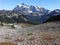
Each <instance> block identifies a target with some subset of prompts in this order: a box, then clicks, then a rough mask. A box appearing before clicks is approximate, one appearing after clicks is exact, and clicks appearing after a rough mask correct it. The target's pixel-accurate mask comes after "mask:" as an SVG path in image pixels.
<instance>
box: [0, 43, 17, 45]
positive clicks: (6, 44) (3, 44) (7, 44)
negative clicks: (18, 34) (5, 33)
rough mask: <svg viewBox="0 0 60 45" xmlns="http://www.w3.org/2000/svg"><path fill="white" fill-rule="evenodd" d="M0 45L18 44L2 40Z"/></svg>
mask: <svg viewBox="0 0 60 45" xmlns="http://www.w3.org/2000/svg"><path fill="white" fill-rule="evenodd" d="M0 45H16V44H14V43H12V42H1V43H0Z"/></svg>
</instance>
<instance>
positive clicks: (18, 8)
mask: <svg viewBox="0 0 60 45" xmlns="http://www.w3.org/2000/svg"><path fill="white" fill-rule="evenodd" d="M13 10H14V11H20V12H25V13H27V14H28V13H39V14H42V15H44V14H48V12H49V10H47V9H45V8H42V7H40V6H29V5H26V4H24V3H22V4H21V5H17V6H16V7H15V8H14V9H13Z"/></svg>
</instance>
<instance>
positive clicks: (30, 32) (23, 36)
mask: <svg viewBox="0 0 60 45" xmlns="http://www.w3.org/2000/svg"><path fill="white" fill-rule="evenodd" d="M14 26H15V28H12V26H11V24H4V25H3V26H0V45H60V23H59V22H50V23H45V24H41V25H36V26H32V27H28V28H24V27H22V26H21V24H15V25H14Z"/></svg>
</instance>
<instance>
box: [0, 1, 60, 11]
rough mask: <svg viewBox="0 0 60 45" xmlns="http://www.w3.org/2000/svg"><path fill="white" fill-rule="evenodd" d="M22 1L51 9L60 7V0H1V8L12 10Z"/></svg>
mask: <svg viewBox="0 0 60 45" xmlns="http://www.w3.org/2000/svg"><path fill="white" fill-rule="evenodd" d="M21 3H25V4H27V5H34V6H40V7H44V8H46V9H49V10H54V9H60V0H0V10H2V9H5V10H6V9H7V10H11V9H13V8H14V7H15V6H16V5H18V4H21Z"/></svg>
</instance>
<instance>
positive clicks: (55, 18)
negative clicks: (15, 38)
mask: <svg viewBox="0 0 60 45" xmlns="http://www.w3.org/2000/svg"><path fill="white" fill-rule="evenodd" d="M52 21H60V14H59V15H57V16H53V17H51V18H49V19H48V20H47V21H46V22H52Z"/></svg>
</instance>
